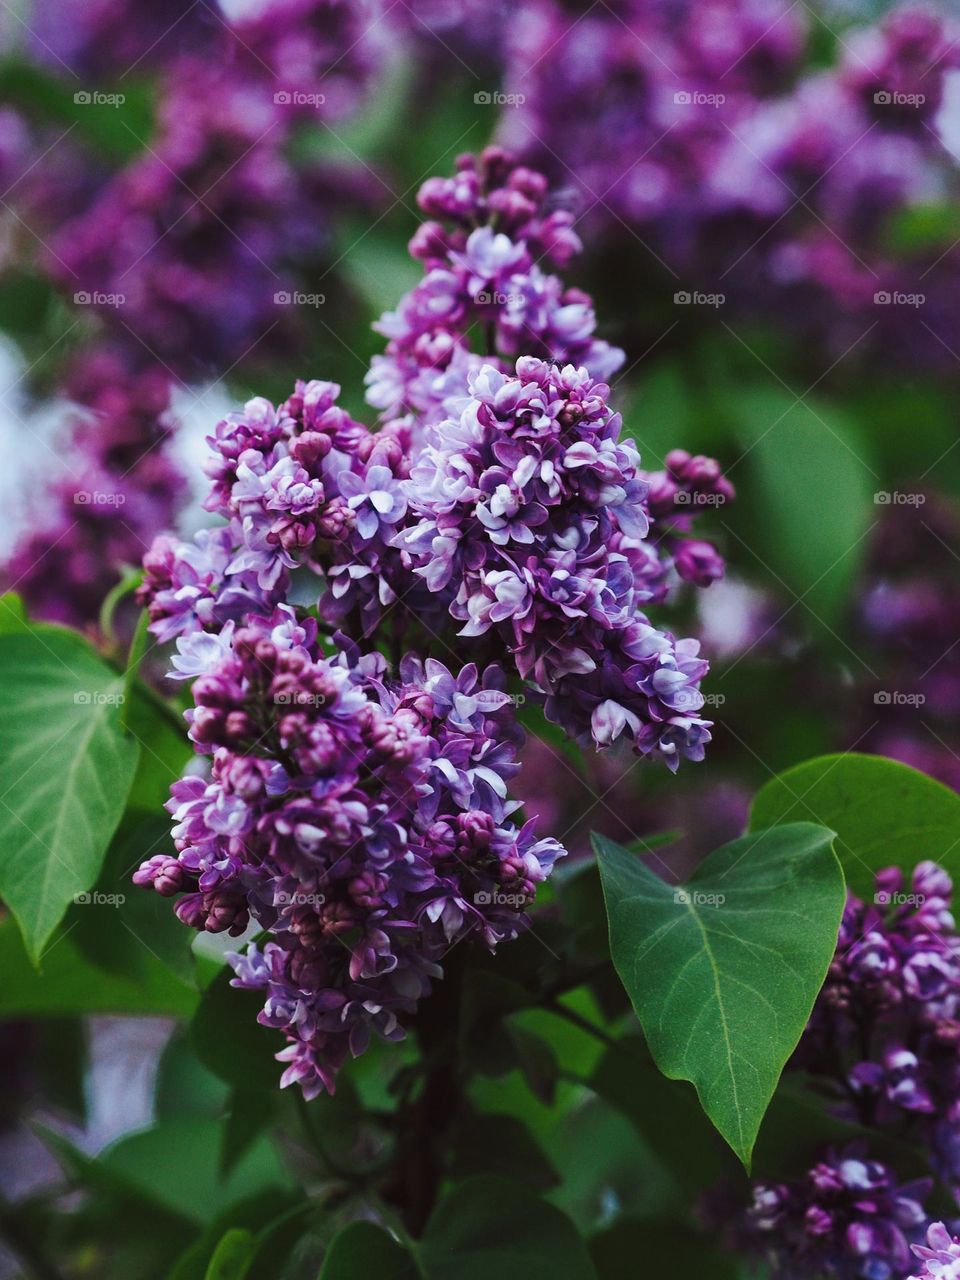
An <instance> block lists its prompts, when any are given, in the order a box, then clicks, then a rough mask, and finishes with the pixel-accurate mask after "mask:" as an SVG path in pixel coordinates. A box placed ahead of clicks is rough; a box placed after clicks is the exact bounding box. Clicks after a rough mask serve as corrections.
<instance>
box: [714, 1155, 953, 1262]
mask: <svg viewBox="0 0 960 1280" xmlns="http://www.w3.org/2000/svg"><path fill="white" fill-rule="evenodd" d="M929 1191H930V1183H929V1182H913V1183H908V1184H900V1183H899V1182H898V1180H897V1178H896V1176H895V1174H894V1173H893V1172H892V1170H890V1169H889V1168H888V1167H887V1166H886V1165H884V1164H881V1163H880V1162H879V1161H876V1160H871V1159H869V1158H868V1156H867V1155H866V1154H865V1152H863V1151H862V1150H861V1149H860V1148H859V1147H856V1146H855V1147H852V1148H849V1149H847V1150H846V1151H842V1152H833V1151H831V1152H828V1153H827V1154H826V1155H825V1156H824V1158H823V1159H822V1160H821V1161H820V1162H819V1163H818V1164H816V1165H815V1166H814V1167H813V1168H812V1169H811V1170H810V1171H809V1173H808V1174H807V1175H806V1177H805V1178H803V1179H802V1180H798V1181H797V1182H792V1183H757V1184H756V1185H755V1187H754V1192H753V1203H752V1205H751V1207H750V1208H749V1210H748V1211H747V1213H746V1215H745V1220H744V1222H743V1224H742V1228H741V1229H740V1230H739V1231H738V1244H739V1245H740V1247H741V1248H743V1249H744V1250H746V1251H747V1252H748V1253H750V1254H753V1255H755V1256H757V1257H758V1258H760V1259H762V1260H763V1262H764V1263H766V1264H767V1265H768V1266H770V1268H771V1269H772V1272H773V1274H774V1275H775V1276H776V1277H777V1280H812V1277H814V1276H824V1277H828V1276H829V1277H830V1278H831V1280H904V1278H905V1277H906V1275H907V1272H908V1270H909V1268H910V1262H911V1252H910V1246H911V1245H912V1244H913V1243H914V1242H915V1241H918V1240H920V1239H921V1238H922V1237H923V1232H924V1228H925V1226H926V1223H927V1215H926V1214H925V1212H924V1209H923V1200H924V1198H925V1197H926V1195H927V1194H928V1192H929Z"/></svg>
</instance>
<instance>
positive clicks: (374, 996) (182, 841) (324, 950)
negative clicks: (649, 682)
mask: <svg viewBox="0 0 960 1280" xmlns="http://www.w3.org/2000/svg"><path fill="white" fill-rule="evenodd" d="M211 641H212V643H211ZM178 647H179V650H180V656H181V660H182V665H183V667H184V668H185V674H189V675H191V676H194V677H196V678H195V680H194V684H193V694H194V700H195V704H196V705H195V708H194V710H193V711H192V712H190V713H188V719H189V721H190V737H191V739H192V741H193V742H194V744H195V746H196V749H197V750H198V751H199V752H201V753H204V754H206V755H209V757H210V759H211V767H210V769H209V771H208V772H207V773H206V775H204V776H200V775H197V774H192V775H190V776H188V777H185V778H184V779H182V780H181V781H180V782H177V783H175V784H174V787H173V790H172V799H171V801H170V803H169V805H168V808H169V809H170V811H171V812H172V814H173V816H174V820H175V822H176V826H175V828H174V837H175V843H176V849H177V854H176V856H173V855H168V854H161V855H157V856H155V857H153V858H151V859H149V860H148V861H147V862H145V863H144V864H143V866H142V867H141V869H140V870H139V871H138V872H137V873H136V875H135V877H134V879H135V881H136V883H138V884H143V885H151V886H152V887H153V888H155V889H156V890H157V891H158V892H159V893H161V894H163V895H165V896H175V895H181V896H179V897H178V901H177V904H176V912H177V915H178V916H179V917H180V919H181V920H182V921H183V922H184V923H186V924H188V925H190V926H192V927H193V928H196V929H203V930H207V931H209V932H214V933H219V932H223V931H227V932H229V933H230V934H232V935H234V936H237V935H239V934H241V933H243V932H244V930H245V929H246V927H247V924H248V922H249V921H250V920H251V919H253V920H255V921H256V922H257V923H258V924H259V925H260V927H261V928H263V929H265V930H266V931H267V933H268V934H269V935H270V937H269V940H268V941H266V942H265V943H263V944H255V945H251V946H250V947H249V948H248V949H247V951H246V953H245V954H244V955H243V956H235V957H233V959H232V963H233V966H234V970H235V973H236V978H235V979H234V985H237V986H242V987H247V988H252V989H255V990H259V991H262V992H263V993H264V996H265V1004H264V1008H263V1011H262V1013H261V1014H260V1021H261V1022H262V1023H263V1024H264V1025H266V1026H271V1027H275V1028H278V1029H280V1030H282V1031H283V1033H284V1035H285V1037H286V1040H287V1047H286V1048H285V1049H284V1050H282V1051H281V1052H280V1053H279V1054H278V1058H279V1059H280V1060H281V1061H283V1062H284V1063H285V1064H286V1068H285V1070H284V1073H283V1077H282V1081H281V1083H282V1084H283V1085H289V1084H292V1083H295V1082H296V1083H299V1084H300V1085H301V1087H302V1089H303V1092H304V1094H305V1096H306V1097H308V1098H311V1097H314V1096H315V1095H316V1094H317V1093H319V1092H320V1091H322V1090H324V1089H326V1090H329V1091H330V1092H332V1091H333V1088H334V1083H335V1079H336V1074H337V1072H338V1070H339V1068H340V1067H341V1065H342V1064H343V1062H344V1061H345V1059H346V1057H347V1055H348V1054H353V1055H354V1056H356V1055H358V1054H360V1053H362V1052H363V1050H364V1048H365V1047H366V1045H367V1043H368V1041H369V1038H370V1035H371V1033H372V1032H375V1033H377V1034H378V1035H380V1036H382V1037H384V1038H386V1039H388V1040H397V1039H401V1038H402V1037H403V1035H404V1024H405V1022H406V1020H407V1018H408V1017H409V1016H410V1015H412V1014H413V1013H414V1012H415V1010H416V1006H417V1003H418V1001H419V1000H420V999H421V998H422V997H423V996H425V995H427V994H428V993H429V991H430V989H431V985H432V983H433V981H435V980H437V979H439V978H440V977H442V972H443V971H442V968H441V962H442V960H443V957H444V955H445V954H446V952H447V951H448V950H449V949H450V948H451V947H452V946H454V945H455V944H456V943H458V942H459V941H461V940H462V939H464V938H468V937H469V938H474V939H475V940H477V941H479V942H482V943H484V944H485V945H486V946H488V947H490V948H491V949H493V948H494V947H495V946H496V944H497V943H498V942H500V941H503V940H505V939H509V938H512V937H514V936H516V934H518V933H519V932H520V931H521V930H522V929H523V928H524V927H525V926H526V923H527V917H526V914H525V909H526V907H527V906H528V905H529V904H530V903H531V902H532V901H533V898H534V896H535V893H536V888H537V885H538V884H539V883H540V882H541V881H542V880H543V879H544V878H545V877H546V876H547V875H548V874H549V872H550V870H551V868H552V866H553V863H554V861H555V859H556V858H557V857H559V856H562V854H563V853H564V850H563V849H562V847H561V846H560V845H559V844H558V843H557V842H556V841H555V840H551V839H540V838H538V837H537V836H536V834H535V820H531V821H530V822H527V823H526V824H525V825H524V826H523V827H518V826H517V825H516V824H515V823H514V822H512V821H511V815H512V814H513V813H514V812H515V811H516V809H517V808H518V807H519V805H518V802H516V801H514V800H511V799H510V797H509V795H508V785H509V782H510V780H511V779H512V778H513V776H514V775H515V773H516V772H517V770H518V768H519V766H518V764H517V763H516V760H515V752H516V749H517V747H518V745H519V744H520V742H521V740H522V734H521V732H520V730H519V728H518V726H517V723H516V720H515V716H514V712H513V705H512V704H513V699H511V698H510V697H509V696H508V695H507V694H506V693H505V692H504V684H505V681H504V678H503V676H502V673H500V672H499V671H498V670H497V669H496V668H493V667H488V668H487V669H486V671H484V672H483V674H482V675H481V674H479V673H478V671H477V668H476V667H475V666H466V667H464V668H463V669H462V670H461V671H460V672H459V673H458V674H456V675H454V674H452V673H451V672H449V671H448V670H447V669H446V668H445V667H443V666H442V665H441V664H440V663H438V662H436V661H434V660H432V659H429V660H427V661H426V663H424V662H422V661H420V659H418V658H415V657H413V656H410V657H407V658H406V659H404V661H403V662H402V663H401V665H400V669H399V672H398V673H396V674H394V675H393V676H391V675H390V673H388V671H387V669H386V664H385V662H384V660H383V659H382V658H381V657H380V656H379V655H369V656H367V657H359V655H358V654H357V653H356V652H355V651H351V652H349V653H342V654H340V655H339V656H338V657H336V658H332V657H326V656H324V655H323V653H322V652H321V651H320V650H319V649H318V647H317V643H316V624H315V623H314V622H311V621H309V620H308V621H306V622H303V623H300V622H298V621H297V619H296V616H295V614H294V613H293V611H292V610H291V609H289V608H288V607H286V606H280V607H279V608H278V609H277V610H276V611H275V612H274V613H273V615H272V616H271V617H269V618H268V617H261V618H256V617H252V618H249V619H247V621H246V624H245V625H244V626H243V627H241V628H238V629H237V630H236V631H231V632H230V634H229V635H227V634H226V633H225V632H223V633H221V635H220V637H219V638H218V639H215V638H214V637H211V636H207V635H204V634H202V633H199V634H193V635H189V636H185V637H181V639H180V640H179V642H178Z"/></svg>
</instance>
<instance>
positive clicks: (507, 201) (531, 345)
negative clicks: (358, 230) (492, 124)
mask: <svg viewBox="0 0 960 1280" xmlns="http://www.w3.org/2000/svg"><path fill="white" fill-rule="evenodd" d="M418 199H419V204H420V207H421V208H422V209H423V210H424V212H425V213H426V214H427V215H428V217H429V218H430V219H431V221H429V222H425V223H423V225H422V226H421V227H420V228H419V230H418V231H417V233H416V234H415V235H414V237H413V239H412V240H411V242H410V252H411V253H412V254H413V256H414V257H415V258H418V259H419V260H420V261H421V262H422V263H423V265H424V268H425V271H426V275H425V276H424V279H423V280H422V281H421V282H420V284H418V285H416V286H415V288H413V289H412V290H411V291H410V292H409V293H408V294H406V296H405V297H404V298H403V299H402V300H401V302H400V305H399V306H398V307H397V309H396V311H391V312H387V313H386V314H385V315H384V316H382V317H381V319H380V321H379V322H378V323H377V325H376V326H375V327H376V328H377V329H378V331H379V332H380V333H382V334H384V335H385V337H387V338H388V339H389V342H388V345H387V350H386V354H385V355H383V356H376V357H374V359H373V361H372V364H371V369H370V373H369V375H368V377H367V384H368V399H369V401H370V403H371V404H372V405H373V406H374V407H375V408H377V409H381V410H382V411H383V412H384V415H385V416H386V417H387V418H391V417H395V416H397V415H400V414H404V413H415V414H416V415H418V417H419V419H420V420H421V421H426V422H430V421H436V420H437V419H438V418H440V417H442V416H443V414H444V412H445V408H446V406H447V404H448V402H449V401H450V399H451V398H455V397H457V396H462V395H463V394H465V391H466V383H467V378H468V376H469V375H470V374H471V373H473V372H475V371H476V370H477V369H478V368H479V366H480V365H481V364H482V363H483V362H484V361H486V362H490V363H494V364H497V365H498V366H500V367H504V366H502V361H503V360H515V359H516V357H517V356H518V355H522V354H527V355H535V356H542V357H544V358H547V359H551V360H558V361H561V362H562V363H567V362H571V361H572V362H573V363H575V364H578V365H581V364H582V365H585V366H586V367H587V368H588V369H589V370H590V372H591V373H592V374H593V375H594V377H596V378H606V377H609V376H610V375H611V374H613V373H615V372H616V370H617V369H618V368H619V367H620V365H621V364H622V363H623V359H624V355H623V352H622V351H620V350H619V349H618V348H616V347H611V346H610V345H609V344H608V343H607V342H604V341H602V340H601V339H598V338H596V337H595V336H594V328H595V325H596V319H595V316H594V312H593V305H592V303H591V300H590V298H589V297H588V295H587V294H585V293H583V292H582V291H581V290H579V289H570V288H566V287H565V286H564V285H563V283H562V282H561V281H560V279H559V278H558V277H557V276H555V275H552V274H549V273H548V272H546V271H544V270H543V268H542V267H541V265H540V264H541V263H545V264H547V265H548V266H549V265H551V264H552V265H554V266H556V267H559V268H561V269H562V268H564V267H565V266H566V265H567V263H568V262H569V260H570V258H571V257H573V255H574V254H576V253H578V252H579V251H580V248H581V245H580V240H579V237H578V236H577V234H576V232H575V231H574V230H573V215H572V214H571V213H569V212H568V211H566V210H562V209H554V210H553V211H550V212H548V211H547V181H546V179H545V178H544V176H543V175H542V174H540V173H537V172H536V171H535V170H532V169H528V168H526V167H525V166H523V165H519V164H518V163H517V162H516V161H515V160H514V159H513V158H512V157H511V156H509V155H508V154H507V153H506V152H504V151H502V150H501V149H500V148H497V147H489V148H488V149H487V150H486V151H484V152H483V154H482V155H481V156H480V157H479V158H477V157H475V156H472V155H465V156H461V157H460V158H459V159H458V161H457V172H456V174H455V175H454V176H453V177H452V178H439V177H435V178H429V179H428V180H427V181H426V182H425V183H424V184H423V186H422V187H421V189H420V194H419V197H418ZM474 328H476V329H477V330H478V331H479V332H480V333H481V334H482V335H483V336H482V340H481V344H482V346H481V349H480V350H476V349H474V347H473V346H472V345H471V336H470V331H471V330H472V329H474Z"/></svg>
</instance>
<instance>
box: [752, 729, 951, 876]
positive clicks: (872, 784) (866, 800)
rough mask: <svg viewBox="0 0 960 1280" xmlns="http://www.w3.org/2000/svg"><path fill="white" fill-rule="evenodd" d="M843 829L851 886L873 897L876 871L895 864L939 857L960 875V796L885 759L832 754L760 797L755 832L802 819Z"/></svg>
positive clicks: (841, 848) (774, 783)
mask: <svg viewBox="0 0 960 1280" xmlns="http://www.w3.org/2000/svg"><path fill="white" fill-rule="evenodd" d="M800 819H802V820H804V821H806V820H808V819H809V821H811V822H820V823H823V825H824V826H826V827H831V828H832V829H833V830H834V831H835V832H836V833H837V841H836V851H837V856H838V857H839V858H840V861H841V863H842V864H843V869H844V873H845V874H846V877H847V883H848V884H849V885H850V887H851V888H852V889H853V890H854V892H855V893H858V894H860V895H861V896H862V895H868V896H869V895H870V894H872V893H873V890H874V880H873V878H874V875H875V874H876V872H877V870H878V869H879V868H881V867H886V866H890V865H891V864H893V863H897V864H901V865H903V866H906V867H912V866H914V865H915V864H916V863H917V862H920V861H921V860H922V859H924V858H934V859H935V860H936V861H937V862H940V863H942V864H943V865H944V866H945V867H946V868H947V869H948V870H949V871H951V872H952V873H953V875H955V876H956V875H960V796H958V795H957V794H956V792H954V791H951V790H950V789H949V788H948V787H945V786H943V785H942V784H941V783H939V782H935V781H934V779H933V778H928V777H927V775H926V774H924V773H919V772H918V771H917V770H916V769H911V768H909V767H908V766H907V765H905V764H898V763H897V762H896V761H895V760H887V759H886V758H885V757H884V756H865V755H854V754H853V753H850V754H847V755H832V756H819V757H818V758H817V759H816V760H806V761H804V763H803V764H799V765H797V766H796V768H793V769H787V770H786V772H785V773H781V774H778V776H777V777H775V778H771V780H770V781H769V782H768V783H767V784H766V786H764V787H763V788H762V789H761V790H760V791H759V792H758V794H757V797H756V799H755V800H754V802H753V810H752V812H751V814H750V826H751V828H752V829H754V830H759V829H760V828H763V827H773V826H778V825H779V824H781V823H784V822H796V821H798V820H800Z"/></svg>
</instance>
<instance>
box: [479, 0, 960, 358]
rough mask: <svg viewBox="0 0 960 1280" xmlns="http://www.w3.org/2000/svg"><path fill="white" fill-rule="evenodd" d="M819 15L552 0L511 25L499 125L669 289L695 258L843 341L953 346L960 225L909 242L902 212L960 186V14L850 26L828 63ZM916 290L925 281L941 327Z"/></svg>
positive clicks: (730, 293)
mask: <svg viewBox="0 0 960 1280" xmlns="http://www.w3.org/2000/svg"><path fill="white" fill-rule="evenodd" d="M830 25H832V24H828V23H822V22H819V21H818V26H817V28H816V32H817V33H818V34H819V35H820V36H822V35H824V34H825V33H827V32H828V30H829V27H830ZM810 26H811V24H810V23H809V21H808V20H807V12H806V9H805V8H804V6H802V5H800V6H797V5H791V4H790V3H789V0H712V3H709V4H702V3H693V2H692V0H660V2H658V3H653V4H650V3H647V2H646V0H619V3H617V4H614V5H604V6H597V7H596V8H595V9H593V10H590V12H589V13H588V14H586V15H584V16H583V18H582V19H580V20H578V21H577V22H575V23H572V22H570V20H569V14H568V12H567V10H566V9H565V7H564V6H563V5H562V4H561V3H559V2H558V0H535V2H532V3H530V4H528V5H526V6H524V7H523V9H522V10H521V12H520V14H519V15H518V17H517V20H516V22H514V23H513V24H512V26H511V33H512V41H511V53H510V55H509V57H508V66H507V72H506V77H505V87H506V88H507V90H508V91H510V92H513V93H515V94H522V95H523V96H524V98H525V103H524V105H523V106H521V107H520V108H518V109H517V110H514V111H510V112H506V113H505V118H504V121H503V124H502V126H501V132H500V137H501V139H502V141H503V142H504V143H505V144H506V145H509V146H512V147H515V148H516V149H517V150H518V151H519V152H520V153H521V154H522V155H523V156H524V158H525V159H527V160H528V162H529V163H531V164H536V165H539V166H541V167H543V168H544V169H545V170H546V171H547V172H548V173H549V174H550V175H551V176H552V177H554V178H556V179H558V180H561V181H563V182H567V183H570V184H571V185H573V186H574V187H576V188H578V189H579V191H580V192H581V201H582V205H583V208H584V217H585V218H587V219H589V221H590V222H592V223H593V224H594V225H602V226H603V229H604V236H605V238H607V239H610V240H613V241H616V242H617V244H618V248H617V250H616V252H617V261H618V264H620V269H622V264H623V263H625V262H626V261H628V260H630V261H636V262H642V263H643V264H645V265H644V267H643V270H644V271H645V272H646V273H647V277H648V278H649V275H650V273H651V272H652V273H653V275H654V276H655V277H657V278H658V279H661V280H662V281H663V282H664V289H666V286H667V285H668V284H669V288H670V292H673V290H674V289H676V287H677V284H676V281H677V279H678V277H680V278H682V277H684V276H686V277H689V278H690V279H692V280H694V281H696V282H697V283H698V284H699V285H700V287H702V288H704V289H708V288H716V287H719V288H720V289H721V290H722V291H723V292H724V294H725V295H726V297H727V300H728V304H729V305H730V306H736V307H737V308H738V309H739V310H741V311H743V312H745V313H749V314H753V315H756V314H757V310H758V307H760V306H762V307H763V308H764V309H765V310H766V309H767V308H768V307H769V309H770V310H771V312H775V314H776V315H777V316H778V317H782V316H783V315H785V314H786V315H789V316H790V317H791V318H792V320H793V321H794V322H795V323H797V324H799V325H802V326H803V327H805V328H807V329H808V330H809V331H810V333H811V335H812V336H815V337H817V338H818V339H820V340H822V341H825V342H826V343H827V344H828V345H829V346H830V347H831V349H833V350H835V351H836V352H837V353H838V354H844V353H846V352H847V351H848V350H849V348H850V347H852V346H854V345H857V346H859V344H860V343H861V342H862V341H863V340H864V339H867V341H866V343H865V346H866V347H868V348H869V347H871V346H872V347H873V348H874V349H875V350H877V349H879V350H882V351H884V352H889V353H891V354H893V355H895V356H896V357H897V358H899V359H906V360H907V361H910V360H916V359H918V358H919V359H923V360H924V361H926V362H929V361H930V360H931V359H933V360H940V361H941V362H949V359H948V358H949V352H948V351H947V348H948V347H950V346H953V345H954V342H955V334H956V326H955V322H954V319H953V312H952V309H951V300H952V298H953V297H954V295H955V292H956V286H955V275H956V262H957V258H956V253H955V251H954V248H953V240H954V237H953V236H952V235H950V234H949V233H945V235H944V236H943V237H941V238H936V237H935V238H934V243H932V244H931V242H930V240H929V238H928V239H927V240H926V243H919V244H918V242H917V241H916V240H915V241H914V245H913V247H910V245H909V241H906V240H904V239H903V237H902V235H899V234H898V227H899V226H900V224H901V223H902V221H903V219H905V218H908V217H909V216H910V215H911V214H912V213H913V212H915V211H917V210H921V209H924V208H930V207H931V206H932V207H939V206H949V205H952V204H955V203H956V201H957V199H958V197H960V183H958V180H957V174H956V161H955V154H954V152H955V148H956V139H954V138H952V137H951V136H950V135H949V133H948V132H947V121H948V113H946V112H944V111H943V110H941V108H942V107H943V104H944V103H945V102H946V101H948V93H949V91H950V89H949V86H950V77H951V75H952V73H954V72H955V71H956V69H957V67H958V66H960V43H958V40H957V36H958V29H957V28H956V26H955V24H951V23H949V22H948V21H947V20H945V19H943V18H941V17H939V16H938V15H936V14H934V13H932V12H930V11H929V10H927V9H926V8H922V7H920V6H916V7H914V6H911V5H905V6H901V7H900V8H898V9H895V10H894V11H893V12H892V13H891V14H889V15H888V16H887V17H885V18H884V19H883V21H882V22H881V23H879V24H878V25H876V26H870V27H864V28H862V29H855V30H853V31H844V32H841V33H838V38H837V40H836V42H835V49H836V57H835V61H834V63H833V64H832V65H829V66H827V68H826V69H820V68H819V67H818V66H817V65H816V64H813V63H812V62H811V60H810V59H809V57H808V46H809V45H810V43H811V38H810V37H811V35H812V34H813V33H812V32H811V31H810V30H809V28H810ZM585 101H587V102H590V103H591V107H592V109H591V111H590V112H583V111H582V110H581V104H582V103H583V102H585ZM920 239H921V241H923V237H921V238H920ZM934 264H935V265H936V266H937V270H936V272H935V273H933V272H932V270H931V269H932V266H933V265H934ZM661 269H663V272H664V274H662V275H661V274H660V271H661ZM631 283H632V285H633V287H634V290H636V288H637V287H638V286H637V282H636V281H635V280H634V281H631ZM901 295H902V296H903V297H904V298H906V297H916V296H918V295H921V296H922V297H923V298H924V299H925V303H924V311H923V320H924V324H925V325H928V326H929V328H930V329H932V330H933V331H934V332H935V333H936V334H937V335H939V337H940V338H941V341H940V342H933V343H931V342H930V333H929V332H928V330H927V329H925V328H924V327H923V325H921V324H920V323H919V321H918V319H917V316H916V311H915V310H913V309H911V305H909V304H906V303H904V304H903V305H896V303H895V302H894V300H895V299H896V298H897V297H898V296H901ZM884 301H888V302H890V303H891V304H892V305H887V306H882V307H878V306H877V305H875V304H876V303H877V302H880V303H883V302H884ZM868 331H870V332H869V335H868Z"/></svg>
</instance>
